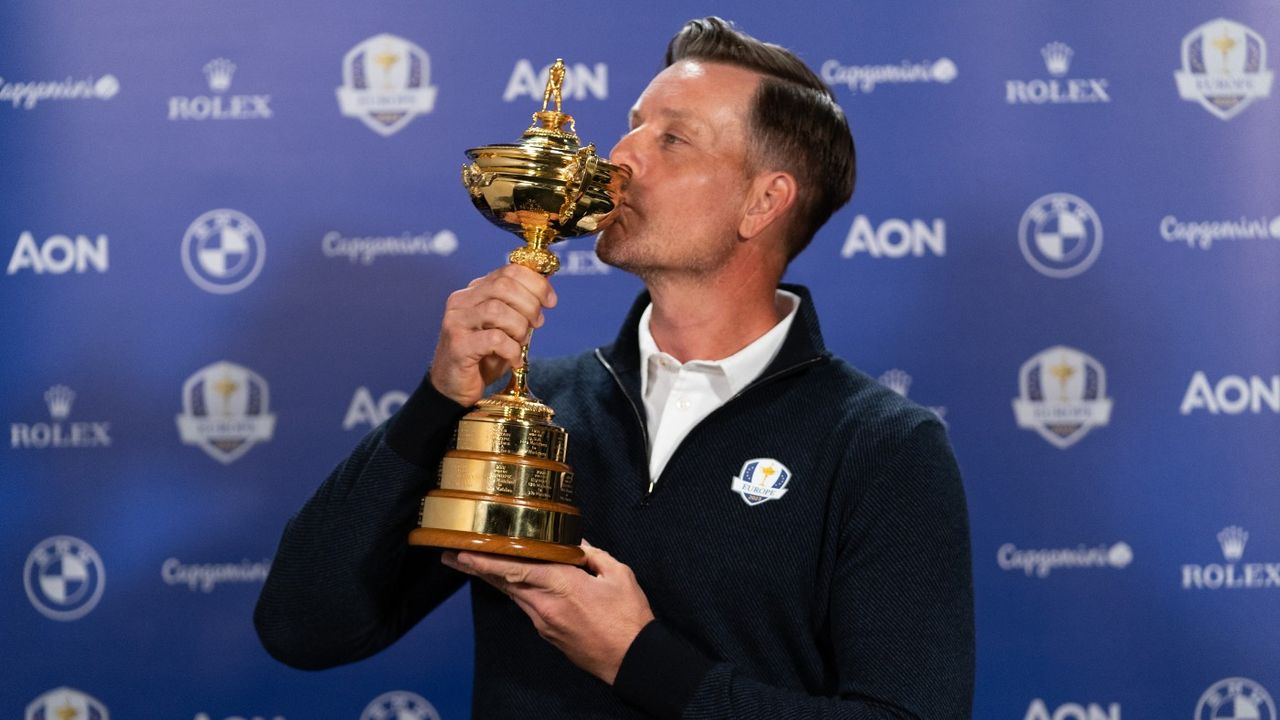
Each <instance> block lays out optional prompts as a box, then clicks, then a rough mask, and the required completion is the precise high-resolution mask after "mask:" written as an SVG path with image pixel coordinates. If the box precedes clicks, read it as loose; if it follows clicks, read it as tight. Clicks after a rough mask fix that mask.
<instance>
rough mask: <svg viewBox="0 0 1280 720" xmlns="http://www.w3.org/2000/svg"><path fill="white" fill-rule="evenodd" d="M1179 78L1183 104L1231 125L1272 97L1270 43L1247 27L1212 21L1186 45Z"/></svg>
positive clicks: (1184, 41)
mask: <svg viewBox="0 0 1280 720" xmlns="http://www.w3.org/2000/svg"><path fill="white" fill-rule="evenodd" d="M1173 77H1174V80H1176V81H1177V83H1178V94H1179V95H1180V96H1181V97H1182V99H1183V100H1190V101H1192V102H1198V103H1200V107H1203V108H1204V109H1205V110H1208V111H1209V112H1211V113H1213V114H1214V115H1216V116H1217V117H1218V118H1219V119H1221V120H1230V119H1231V118H1233V117H1235V116H1236V115H1239V114H1240V112H1241V111H1242V110H1244V109H1245V108H1247V107H1249V105H1250V104H1251V103H1253V101H1254V100H1261V99H1263V98H1266V97H1268V96H1269V95H1271V80H1272V74H1271V71H1270V70H1268V69H1267V43H1266V41H1265V40H1263V39H1262V36H1261V35H1259V34H1258V33H1257V32H1255V31H1254V30H1253V28H1250V27H1248V26H1247V25H1241V24H1240V23H1238V22H1235V21H1233V20H1227V19H1226V18H1218V19H1216V20H1210V21H1209V22H1207V23H1205V24H1203V25H1201V26H1200V27H1198V28H1196V29H1195V30H1192V31H1191V32H1190V33H1187V36H1186V37H1185V38H1183V39H1182V69H1181V70H1178V71H1176V72H1175V73H1174V74H1173Z"/></svg>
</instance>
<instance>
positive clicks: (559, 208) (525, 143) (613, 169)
mask: <svg viewBox="0 0 1280 720" xmlns="http://www.w3.org/2000/svg"><path fill="white" fill-rule="evenodd" d="M563 81H564V62H563V61H562V60H556V62H555V64H554V65H552V66H551V70H550V72H549V76H548V78H547V88H546V91H545V92H544V93H543V96H542V110H541V111H539V112H535V113H534V114H533V124H532V125H530V126H529V129H528V130H525V131H524V134H523V135H522V136H521V137H520V141H519V142H518V143H515V144H502V145H485V146H483V147H477V148H472V149H470V150H468V151H467V157H469V158H470V159H471V163H470V164H467V165H464V166H463V167H462V184H463V185H464V186H466V188H467V190H468V192H470V194H471V202H472V203H473V204H474V205H475V206H476V209H477V210H479V211H480V213H481V214H482V215H484V216H485V217H486V218H488V219H489V221H490V222H492V223H494V224H495V225H497V226H498V227H500V228H503V229H505V230H508V231H510V232H513V233H516V234H517V235H519V236H521V237H522V238H523V239H524V242H525V245H524V247H521V248H517V249H516V250H514V251H512V253H511V255H510V256H509V257H508V259H509V260H510V261H511V262H512V263H515V264H517V265H524V266H525V267H527V268H530V269H532V270H535V271H537V272H539V273H542V274H543V275H551V274H552V273H554V272H555V271H556V270H558V269H559V268H560V261H559V259H558V258H557V257H556V256H555V254H554V253H552V252H551V251H550V250H548V249H547V247H548V246H549V245H550V244H551V243H553V242H556V241H557V240H563V239H565V238H571V237H577V236H579V235H587V234H590V233H593V232H596V231H598V230H600V229H601V228H602V227H603V225H604V223H605V221H606V219H607V218H609V217H610V216H611V215H612V214H613V212H614V210H615V208H616V207H617V202H618V198H619V195H620V193H621V190H622V186H623V185H624V184H625V183H626V182H627V180H628V179H629V178H630V175H631V172H630V169H629V168H627V167H625V166H618V165H613V164H611V163H609V162H608V161H606V160H604V159H602V158H601V157H599V156H598V155H596V147H595V145H594V144H589V145H587V146H586V147H582V146H581V144H580V143H579V141H578V136H577V134H576V133H575V132H574V123H573V117H572V116H571V115H567V114H565V113H563V112H561V110H560V103H561V96H560V86H561V83H562V82H563ZM548 104H552V105H553V107H554V109H548ZM566 126H567V127H568V129H566ZM521 356H522V358H523V359H524V360H525V361H527V360H528V357H529V345H528V344H527V343H526V344H525V346H524V347H523V348H522V349H521ZM554 414H555V412H554V411H553V410H552V409H551V408H549V407H547V406H546V405H544V404H543V403H541V402H539V401H538V399H537V398H535V397H533V395H532V394H531V393H530V392H529V387H528V374H527V365H526V366H522V367H519V368H516V369H515V370H513V371H512V373H511V381H510V382H509V383H508V384H507V387H506V389H504V390H503V391H501V392H499V393H496V394H494V395H490V396H489V397H487V398H485V399H483V400H481V401H480V402H479V403H477V404H476V407H475V408H474V409H473V410H472V411H471V412H470V413H468V414H467V415H466V416H465V417H463V418H462V420H460V421H459V422H458V428H457V430H456V432H455V433H454V438H453V441H452V442H451V443H450V445H449V450H448V452H446V453H445V456H444V459H443V460H442V461H441V463H440V471H439V486H438V487H437V488H436V489H435V490H432V491H430V492H428V493H427V496H426V497H424V498H423V499H422V510H421V512H420V513H419V516H418V527H417V528H415V529H414V530H413V531H411V532H410V534H409V542H410V543H411V544H414V545H433V546H436V547H446V548H455V549H459V550H475V551H478V552H490V553H499V554H502V555H515V556H518V557H524V558H531V559H536V560H550V561H553V562H563V563H572V564H577V565H580V564H582V563H583V562H584V556H583V553H582V550H581V549H580V548H579V547H578V544H579V542H580V541H581V539H582V531H581V515H580V514H579V513H578V509H577V508H576V507H574V505H573V469H572V468H571V467H570V466H569V465H567V464H565V452H566V450H567V448H568V443H569V435H568V433H567V432H566V431H565V430H564V428H561V427H559V426H558V425H555V424H554V423H552V422H551V418H552V416H553V415H554Z"/></svg>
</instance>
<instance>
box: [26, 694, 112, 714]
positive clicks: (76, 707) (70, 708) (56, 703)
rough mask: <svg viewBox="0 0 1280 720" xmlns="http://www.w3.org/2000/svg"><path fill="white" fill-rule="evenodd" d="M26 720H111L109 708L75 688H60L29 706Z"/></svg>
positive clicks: (42, 696) (33, 701)
mask: <svg viewBox="0 0 1280 720" xmlns="http://www.w3.org/2000/svg"><path fill="white" fill-rule="evenodd" d="M23 717H25V718H26V720H62V719H63V718H68V719H69V720H109V718H110V717H111V716H110V715H108V714H107V708H106V707H105V706H104V705H103V704H102V703H100V702H98V699H97V698H95V697H93V696H92V695H86V694H85V693H82V692H80V691H79V690H76V689H74V688H69V687H60V688H56V689H54V690H50V691H49V692H47V693H45V694H43V695H41V696H40V697H38V698H36V699H35V700H32V701H31V704H30V705H27V712H26V714H25V715H24V716H23Z"/></svg>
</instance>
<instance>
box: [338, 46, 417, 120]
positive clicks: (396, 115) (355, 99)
mask: <svg viewBox="0 0 1280 720" xmlns="http://www.w3.org/2000/svg"><path fill="white" fill-rule="evenodd" d="M435 104H436V88H435V86H433V85H432V84H431V59H430V58H429V57H428V56H427V52H426V51H425V50H423V49H422V48H420V47H418V46H417V45H414V44H413V43H411V42H409V41H408V40H405V39H404V38H402V37H398V36H396V35H390V34H387V33H383V34H381V35H375V36H373V37H371V38H369V39H367V40H365V41H363V42H361V43H360V44H359V45H356V46H355V47H353V48H351V50H350V51H348V52H347V54H346V57H344V58H342V87H340V88H338V107H339V108H340V109H341V110H342V114H343V115H346V116H348V117H355V118H360V120H361V121H363V122H364V124H365V125H366V126H368V127H369V129H370V130H373V131H374V132H376V133H378V134H379V135H382V136H383V137H386V136H388V135H392V134H394V133H396V132H399V131H400V130H401V129H402V128H403V127H404V126H405V125H408V124H409V121H410V120H413V119H414V118H415V117H417V116H418V115H425V114H427V113H429V112H431V110H432V109H433V108H434V107H435Z"/></svg>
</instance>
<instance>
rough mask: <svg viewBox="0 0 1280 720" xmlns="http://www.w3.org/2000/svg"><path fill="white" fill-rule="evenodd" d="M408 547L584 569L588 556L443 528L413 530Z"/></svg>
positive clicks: (569, 549)
mask: <svg viewBox="0 0 1280 720" xmlns="http://www.w3.org/2000/svg"><path fill="white" fill-rule="evenodd" d="M409 544H410V545H431V546H434V547H443V548H450V549H453V550H468V551H470V552H483V553H493V554H495V555H508V556H512V557H518V558H523V559H525V560H545V561H547V562H556V563H565V564H567V565H579V566H580V565H585V564H586V562H587V556H586V554H585V553H583V552H582V548H580V547H575V546H573V545H559V544H557V543H551V542H546V541H544V540H527V539H523V538H511V537H504V536H501V535H485V534H483V533H476V532H468V531H466V530H445V529H442V528H424V527H420V528H415V529H414V530H412V531H411V532H410V533H409Z"/></svg>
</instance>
